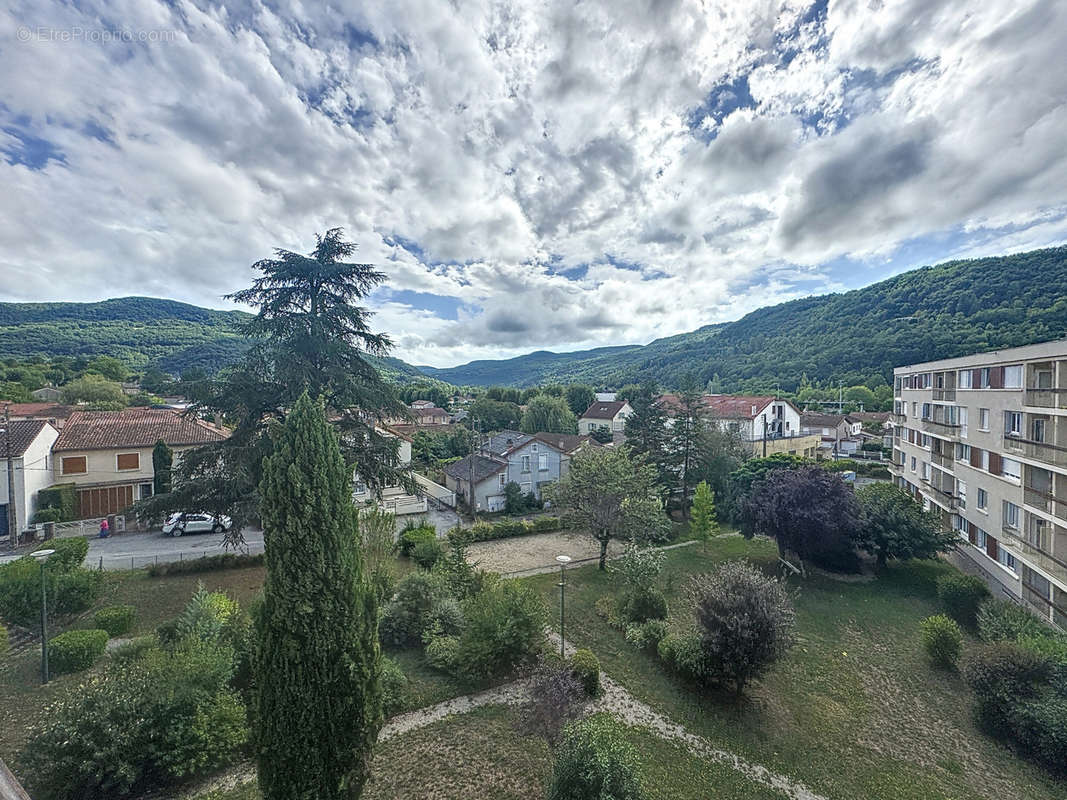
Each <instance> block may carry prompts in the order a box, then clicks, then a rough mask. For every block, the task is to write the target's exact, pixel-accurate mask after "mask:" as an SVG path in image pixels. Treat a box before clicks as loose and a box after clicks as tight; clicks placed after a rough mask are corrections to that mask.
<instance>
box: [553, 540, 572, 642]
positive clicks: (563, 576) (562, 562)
mask: <svg viewBox="0 0 1067 800" xmlns="http://www.w3.org/2000/svg"><path fill="white" fill-rule="evenodd" d="M556 561H558V562H559V657H560V658H561V659H562V658H565V657H566V656H565V655H564V652H563V593H564V590H565V589H566V588H567V572H566V570H567V565H568V564H569V563H571V557H570V556H556Z"/></svg>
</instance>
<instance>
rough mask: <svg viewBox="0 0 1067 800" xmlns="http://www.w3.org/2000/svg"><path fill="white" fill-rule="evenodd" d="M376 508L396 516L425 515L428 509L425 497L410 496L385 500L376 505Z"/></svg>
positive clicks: (403, 495)
mask: <svg viewBox="0 0 1067 800" xmlns="http://www.w3.org/2000/svg"><path fill="white" fill-rule="evenodd" d="M378 506H379V507H380V508H382V509H383V510H385V511H391V512H392V513H394V514H396V515H397V516H400V515H401V514H425V513H426V511H427V508H428V504H427V502H426V498H425V497H414V496H412V495H410V494H402V495H398V496H397V497H388V498H385V499H383V500H381V501H380V502H379V503H378Z"/></svg>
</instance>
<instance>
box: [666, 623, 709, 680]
mask: <svg viewBox="0 0 1067 800" xmlns="http://www.w3.org/2000/svg"><path fill="white" fill-rule="evenodd" d="M656 654H657V655H658V656H659V658H660V661H662V662H663V663H664V664H665V665H666V667H667V668H668V669H669V670H671V671H672V672H675V673H677V674H678V675H681V676H682V677H683V678H687V679H688V680H691V681H696V682H698V683H702V682H704V681H706V680H708V679H709V678H710V677H711V673H710V670H709V667H708V664H707V661H706V659H705V658H704V651H703V650H702V649H701V646H700V637H699V636H698V635H697V634H695V633H690V634H684V635H681V634H676V633H668V634H667V635H666V636H664V637H663V638H662V639H660V642H659V644H658V645H656Z"/></svg>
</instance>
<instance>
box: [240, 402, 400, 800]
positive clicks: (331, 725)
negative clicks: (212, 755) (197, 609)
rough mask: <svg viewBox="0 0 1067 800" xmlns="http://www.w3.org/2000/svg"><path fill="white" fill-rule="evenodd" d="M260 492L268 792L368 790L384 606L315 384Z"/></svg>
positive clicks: (294, 796) (290, 421)
mask: <svg viewBox="0 0 1067 800" xmlns="http://www.w3.org/2000/svg"><path fill="white" fill-rule="evenodd" d="M260 493H261V498H262V518H263V529H264V534H265V537H266V564H267V578H266V583H265V585H264V592H263V594H264V597H263V599H264V603H263V616H262V621H261V628H260V637H259V648H258V653H257V657H256V670H255V678H256V692H257V694H256V706H257V709H256V710H257V712H258V713H257V715H256V717H257V724H256V744H257V748H258V757H259V783H260V788H261V789H262V792H263V797H264V799H265V800H333V799H334V798H355V797H358V796H359V795H360V793H361V792H362V789H363V784H364V782H365V781H366V779H367V774H368V766H369V761H370V753H371V749H372V747H373V745H374V742H375V740H376V739H377V737H378V730H379V728H380V727H381V724H382V706H381V692H380V686H379V680H380V660H379V656H380V654H379V650H378V629H377V626H378V623H377V607H376V603H375V598H374V593H373V591H372V590H371V589H370V588H369V586H368V584H367V582H366V581H365V580H364V576H363V567H362V563H361V560H360V554H359V548H358V542H357V539H356V535H355V531H356V519H355V509H354V508H353V506H352V500H351V475H350V473H349V471H348V470H346V469H345V463H344V459H343V458H342V456H341V450H340V447H339V445H338V439H337V434H336V433H335V432H334V430H333V429H332V428H331V426H330V425H329V424H327V422H326V416H325V413H324V411H323V407H322V405H321V404H318V403H314V402H312V401H311V400H310V399H309V398H308V395H307V393H306V392H305V393H304V394H303V395H302V396H301V397H300V399H299V400H297V402H296V404H295V405H294V406H293V408H292V410H291V412H290V413H289V415H288V416H287V418H286V421H285V424H284V425H283V426H281V427H280V429H279V430H278V431H277V432H276V433H275V437H274V447H273V452H272V453H271V455H269V456H268V457H267V458H266V459H265V462H264V469H263V481H262V483H261V485H260Z"/></svg>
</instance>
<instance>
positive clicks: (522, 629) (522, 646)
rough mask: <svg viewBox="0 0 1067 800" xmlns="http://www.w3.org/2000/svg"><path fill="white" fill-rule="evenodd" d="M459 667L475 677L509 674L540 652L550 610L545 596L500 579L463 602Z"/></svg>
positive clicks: (462, 672)
mask: <svg viewBox="0 0 1067 800" xmlns="http://www.w3.org/2000/svg"><path fill="white" fill-rule="evenodd" d="M463 616H464V619H465V620H466V622H465V624H464V627H463V633H462V634H461V635H460V637H459V645H458V651H457V659H458V660H457V668H458V669H459V670H460V673H461V674H462V675H463V676H464V677H466V678H469V679H472V680H484V679H486V678H490V677H497V676H501V675H506V674H508V673H509V672H511V671H512V670H513V669H514V668H515V667H516V666H518V665H519V664H520V663H522V662H523V661H525V660H526V659H528V658H529V657H530V656H531V655H533V654H535V653H537V652H538V651H539V650H540V648H541V645H542V643H543V642H544V638H545V631H544V628H545V621H546V618H547V613H546V610H545V605H544V603H543V602H542V600H541V598H540V597H538V596H537V594H535V593H534V592H533V591H532V590H531V589H529V588H527V587H526V586H523V585H522V584H519V583H515V582H514V581H497V582H494V583H491V584H490V585H489V586H487V587H486V588H485V589H484V590H483V591H481V592H480V593H478V594H476V595H474V596H473V597H471V598H470V599H469V600H467V601H466V603H464V604H463Z"/></svg>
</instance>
